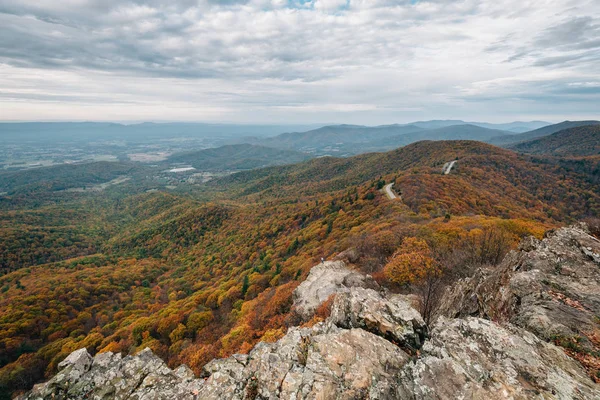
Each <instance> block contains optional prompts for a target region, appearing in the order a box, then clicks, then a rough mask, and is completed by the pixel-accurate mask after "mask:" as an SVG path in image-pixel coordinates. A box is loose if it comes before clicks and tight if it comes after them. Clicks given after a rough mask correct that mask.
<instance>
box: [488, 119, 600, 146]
mask: <svg viewBox="0 0 600 400" xmlns="http://www.w3.org/2000/svg"><path fill="white" fill-rule="evenodd" d="M588 125H600V121H563V122H561V123H558V124H553V125H548V126H543V127H541V128H538V129H534V130H531V131H528V132H523V133H520V134H518V135H504V136H498V137H495V138H492V139H490V140H489V141H488V142H489V143H492V144H494V145H496V146H510V145H514V144H517V143H521V142H527V141H529V140H533V139H537V138H541V137H544V136H548V135H552V134H553V133H556V132H560V131H562V130H565V129H570V128H577V127H579V126H588Z"/></svg>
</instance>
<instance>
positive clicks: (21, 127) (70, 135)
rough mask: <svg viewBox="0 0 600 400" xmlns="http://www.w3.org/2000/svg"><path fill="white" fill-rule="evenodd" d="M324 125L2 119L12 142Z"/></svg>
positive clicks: (254, 132)
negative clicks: (123, 122) (119, 122)
mask: <svg viewBox="0 0 600 400" xmlns="http://www.w3.org/2000/svg"><path fill="white" fill-rule="evenodd" d="M318 126H320V125H316V124H297V125H239V124H237V125H236V124H206V123H152V122H144V123H140V124H130V125H125V124H117V123H109V122H23V123H20V122H18V123H0V139H1V140H3V141H4V142H5V143H8V142H24V141H35V142H57V141H85V142H89V141H93V140H130V141H145V140H147V139H156V138H159V139H168V138H177V137H225V138H227V137H229V138H231V137H243V136H260V137H264V136H271V135H278V134H280V133H283V132H289V131H290V130H310V129H315V128H316V127H318Z"/></svg>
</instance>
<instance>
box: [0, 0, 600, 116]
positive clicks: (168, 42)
mask: <svg viewBox="0 0 600 400" xmlns="http://www.w3.org/2000/svg"><path fill="white" fill-rule="evenodd" d="M433 118H444V119H446V118H461V119H466V120H477V121H481V120H487V121H490V122H504V121H511V120H519V119H520V120H523V119H526V120H532V119H542V120H547V121H551V122H552V121H559V120H563V119H583V118H595V119H600V1H599V0H570V1H565V0H491V1H488V0H483V1H479V0H467V1H456V0H441V1H414V0H413V1H410V0H408V1H397V0H314V1H307V0H288V1H286V0H248V1H236V0H225V1H217V0H169V1H163V0H134V1H119V0H60V1H58V0H0V120H98V121H100V120H112V121H142V120H144V121H173V120H185V121H220V122H245V123H248V122H251V123H252V122H254V123H268V122H272V123H285V122H294V123H296V122H302V123H308V122H343V123H363V124H383V123H394V122H408V121H412V120H417V119H433Z"/></svg>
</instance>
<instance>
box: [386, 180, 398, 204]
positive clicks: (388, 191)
mask: <svg viewBox="0 0 600 400" xmlns="http://www.w3.org/2000/svg"><path fill="white" fill-rule="evenodd" d="M392 186H394V182H392V183H388V184H387V185H385V187H384V188H383V189H384V190H385V194H387V196H388V198H389V199H390V200H393V199H397V198H398V196H396V193H394V192H393V191H392Z"/></svg>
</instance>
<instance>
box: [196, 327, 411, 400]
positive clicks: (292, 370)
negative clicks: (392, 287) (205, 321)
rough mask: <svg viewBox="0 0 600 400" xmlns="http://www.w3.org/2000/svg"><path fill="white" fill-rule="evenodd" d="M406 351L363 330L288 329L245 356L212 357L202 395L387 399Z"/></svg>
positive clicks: (395, 386) (394, 393) (405, 359)
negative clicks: (271, 342)
mask: <svg viewBox="0 0 600 400" xmlns="http://www.w3.org/2000/svg"><path fill="white" fill-rule="evenodd" d="M408 360H409V356H408V355H407V354H406V353H404V352H403V351H402V350H401V349H400V348H398V347H397V346H395V345H393V344H392V343H390V342H388V341H387V340H385V339H383V338H381V337H379V336H376V335H373V334H371V333H369V332H366V331H364V330H362V329H340V328H338V327H336V326H335V325H332V324H326V323H321V324H317V325H316V326H314V327H313V328H304V329H298V328H292V329H290V331H288V333H287V334H286V335H285V336H284V337H283V338H282V339H281V340H279V341H278V342H277V343H273V344H268V343H260V344H259V345H257V346H256V347H255V348H254V349H253V350H252V351H251V352H250V354H249V355H248V356H247V358H244V359H241V360H240V359H235V358H229V359H224V360H214V361H212V362H211V363H209V364H208V365H207V366H206V367H205V372H206V374H207V375H209V378H208V379H207V380H206V382H205V385H204V386H203V387H202V388H201V389H200V394H199V398H202V399H215V400H216V399H244V398H260V399H280V398H281V399H317V398H322V399H355V398H371V399H391V398H396V396H397V393H398V390H399V388H398V382H399V378H400V373H401V371H402V368H403V367H404V365H405V364H406V363H407V362H408Z"/></svg>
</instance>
